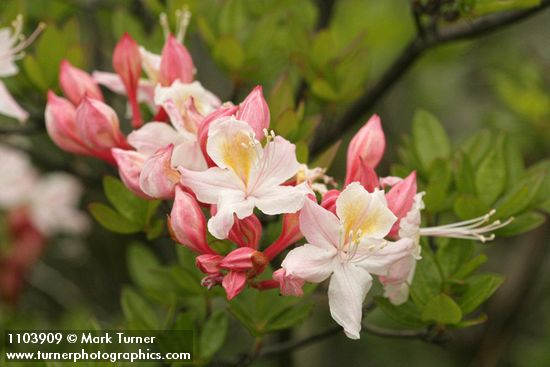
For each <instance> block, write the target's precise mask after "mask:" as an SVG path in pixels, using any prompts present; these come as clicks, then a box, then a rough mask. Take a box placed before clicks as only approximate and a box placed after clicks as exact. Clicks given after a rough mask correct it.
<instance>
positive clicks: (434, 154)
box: [413, 110, 451, 170]
mask: <svg viewBox="0 0 550 367" xmlns="http://www.w3.org/2000/svg"><path fill="white" fill-rule="evenodd" d="M413 144H414V149H415V151H416V154H417V156H418V158H419V159H420V163H421V164H422V166H423V167H424V170H428V169H429V168H430V166H431V164H432V162H433V161H434V160H435V159H437V158H443V159H445V158H448V157H449V154H450V153H451V144H450V142H449V138H448V137H447V134H446V133H445V130H444V129H443V127H442V126H441V124H440V123H439V121H438V120H437V118H436V117H435V116H434V115H432V114H431V113H429V112H427V111H424V110H417V111H416V113H415V115H414V118H413Z"/></svg>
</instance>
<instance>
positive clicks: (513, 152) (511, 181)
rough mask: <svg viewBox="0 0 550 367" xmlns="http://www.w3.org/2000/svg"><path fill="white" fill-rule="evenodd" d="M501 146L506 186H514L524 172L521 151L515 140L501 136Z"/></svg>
mask: <svg viewBox="0 0 550 367" xmlns="http://www.w3.org/2000/svg"><path fill="white" fill-rule="evenodd" d="M501 146H502V150H503V154H504V162H505V163H506V185H507V186H512V185H516V184H517V183H518V181H519V180H520V178H521V176H522V174H523V172H524V171H525V164H524V163H523V156H522V155H521V150H520V149H519V146H518V144H517V143H516V142H515V140H513V139H511V138H510V137H509V136H503V138H502V142H501Z"/></svg>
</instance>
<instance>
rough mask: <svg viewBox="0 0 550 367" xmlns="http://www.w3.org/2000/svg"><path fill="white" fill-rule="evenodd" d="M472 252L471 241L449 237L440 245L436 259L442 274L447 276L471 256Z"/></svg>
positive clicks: (472, 245)
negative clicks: (449, 238)
mask: <svg viewBox="0 0 550 367" xmlns="http://www.w3.org/2000/svg"><path fill="white" fill-rule="evenodd" d="M473 253H474V244H473V243H472V241H468V240H459V239H451V240H449V241H448V242H447V243H445V244H443V245H440V246H439V248H438V250H437V253H436V259H437V262H438V263H439V265H440V266H441V269H442V270H443V273H444V275H445V276H446V277H447V278H448V277H450V276H451V275H452V274H454V273H455V272H456V271H458V269H459V268H460V267H461V266H462V265H463V264H464V263H466V262H467V261H468V259H470V258H471V257H472V255H473Z"/></svg>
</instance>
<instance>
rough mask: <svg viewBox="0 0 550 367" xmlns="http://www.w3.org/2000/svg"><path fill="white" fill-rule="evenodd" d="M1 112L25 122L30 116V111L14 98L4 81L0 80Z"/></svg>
mask: <svg viewBox="0 0 550 367" xmlns="http://www.w3.org/2000/svg"><path fill="white" fill-rule="evenodd" d="M0 114H2V115H5V116H9V117H13V118H15V119H17V120H19V122H25V121H26V120H27V119H28V118H29V114H28V112H27V111H25V110H24V109H22V108H21V106H19V104H18V103H17V102H16V101H15V99H13V97H12V96H11V94H10V92H9V91H8V89H7V88H6V86H5V85H4V83H2V81H0Z"/></svg>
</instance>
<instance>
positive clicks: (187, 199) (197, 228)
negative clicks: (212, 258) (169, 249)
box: [168, 186, 216, 254]
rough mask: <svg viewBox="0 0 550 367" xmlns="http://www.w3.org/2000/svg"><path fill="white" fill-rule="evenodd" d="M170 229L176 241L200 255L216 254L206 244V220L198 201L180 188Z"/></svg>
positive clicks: (171, 215) (171, 216)
mask: <svg viewBox="0 0 550 367" xmlns="http://www.w3.org/2000/svg"><path fill="white" fill-rule="evenodd" d="M168 228H169V230H170V234H171V235H172V238H173V239H174V241H176V242H178V243H181V244H182V245H185V246H187V247H189V248H190V249H191V250H193V251H195V252H197V253H199V254H216V253H215V252H214V251H213V250H212V249H211V248H210V247H209V246H208V243H207V242H206V218H205V217H204V214H203V212H202V211H201V208H200V206H199V204H198V203H197V200H195V198H194V197H193V196H191V195H190V194H188V193H187V192H185V191H184V190H183V189H182V188H181V187H180V186H177V187H176V198H175V200H174V205H173V207H172V212H171V213H170V217H169V218H168Z"/></svg>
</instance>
